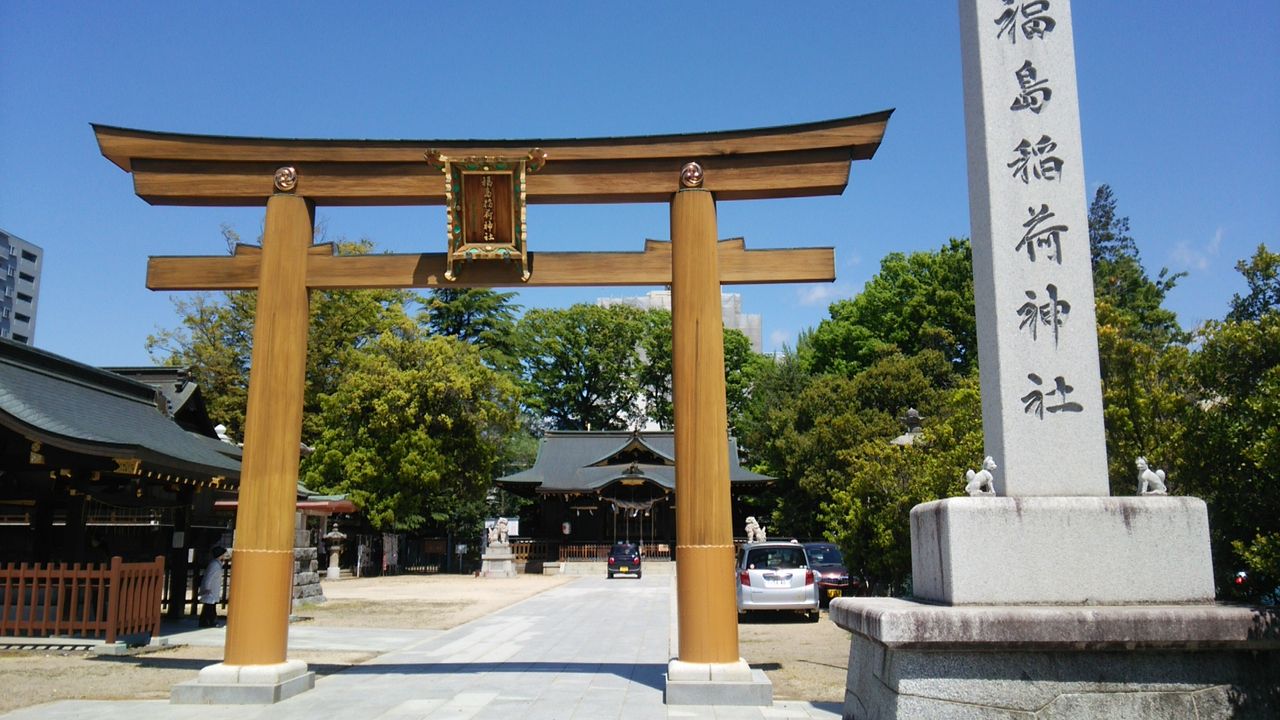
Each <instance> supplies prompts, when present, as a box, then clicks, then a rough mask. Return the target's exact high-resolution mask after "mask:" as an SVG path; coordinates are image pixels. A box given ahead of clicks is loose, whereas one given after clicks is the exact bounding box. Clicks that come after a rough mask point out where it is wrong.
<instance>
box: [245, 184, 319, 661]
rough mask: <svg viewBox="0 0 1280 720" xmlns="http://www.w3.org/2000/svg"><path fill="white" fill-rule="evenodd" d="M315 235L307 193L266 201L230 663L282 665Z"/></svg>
mask: <svg viewBox="0 0 1280 720" xmlns="http://www.w3.org/2000/svg"><path fill="white" fill-rule="evenodd" d="M313 233H314V207H313V206H312V205H311V203H309V202H308V201H307V200H306V199H304V198H301V197H297V196H294V195H286V194H276V195H273V196H272V197H271V198H270V199H269V200H268V201H267V222H266V230H265V232H264V233H263V237H262V265H261V269H260V276H259V280H258V310H257V319H256V320H255V322H254V326H253V360H252V365H251V367H250V370H249V405H248V409H247V413H246V416H245V433H244V437H245V446H244V461H243V464H242V466H241V480H240V504H239V507H238V509H237V511H236V539H235V546H234V548H233V549H232V553H231V562H232V563H233V565H234V571H233V572H232V575H231V593H230V594H231V597H230V603H229V607H228V610H227V645H226V657H225V658H224V660H223V662H224V663H226V664H227V665H274V664H277V663H283V662H284V661H285V653H286V651H287V649H288V639H289V637H288V631H289V601H290V598H291V596H292V586H293V530H294V528H293V513H294V503H295V501H296V498H297V480H298V448H299V443H300V442H301V439H302V395H303V387H304V384H305V381H306V363H307V321H308V305H307V302H308V294H307V275H306V273H307V248H308V247H310V245H311V240H312V235H313Z"/></svg>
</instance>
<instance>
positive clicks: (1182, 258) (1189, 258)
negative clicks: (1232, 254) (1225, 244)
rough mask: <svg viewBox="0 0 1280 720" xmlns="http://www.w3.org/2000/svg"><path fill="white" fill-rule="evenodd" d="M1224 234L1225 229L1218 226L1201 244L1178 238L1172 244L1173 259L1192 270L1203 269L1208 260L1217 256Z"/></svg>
mask: <svg viewBox="0 0 1280 720" xmlns="http://www.w3.org/2000/svg"><path fill="white" fill-rule="evenodd" d="M1225 236H1226V230H1225V229H1224V228H1221V227H1220V228H1218V229H1217V230H1215V231H1214V233H1213V237H1211V238H1209V240H1208V242H1205V243H1204V244H1203V245H1202V246H1195V245H1192V243H1191V242H1190V241H1188V240H1179V241H1178V243H1177V244H1175V245H1174V246H1173V261H1174V262H1175V263H1176V264H1178V265H1182V266H1183V267H1186V268H1190V269H1192V270H1205V269H1207V268H1208V267H1209V263H1210V261H1212V260H1213V259H1214V258H1216V257H1218V252H1219V251H1220V250H1221V249H1222V240H1223V238H1224V237H1225Z"/></svg>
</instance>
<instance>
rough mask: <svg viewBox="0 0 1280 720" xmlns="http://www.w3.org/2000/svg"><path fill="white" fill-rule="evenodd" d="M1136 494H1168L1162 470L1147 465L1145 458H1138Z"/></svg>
mask: <svg viewBox="0 0 1280 720" xmlns="http://www.w3.org/2000/svg"><path fill="white" fill-rule="evenodd" d="M1137 465H1138V494H1139V495H1168V494H1169V488H1168V487H1166V486H1165V484H1164V471H1163V470H1152V469H1151V468H1149V467H1147V459H1146V458H1144V457H1140V458H1138V462H1137Z"/></svg>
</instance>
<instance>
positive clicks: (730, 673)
mask: <svg viewBox="0 0 1280 720" xmlns="http://www.w3.org/2000/svg"><path fill="white" fill-rule="evenodd" d="M664 701H665V702H666V704H668V705H756V706H768V705H772V704H773V683H772V682H770V681H769V678H768V676H767V675H765V673H764V671H763V670H753V669H752V668H751V666H750V665H748V664H747V661H746V660H743V659H742V658H738V661H737V662H733V663H695V662H683V661H681V660H672V661H671V662H670V663H669V664H668V665H667V685H666V695H665V697H664Z"/></svg>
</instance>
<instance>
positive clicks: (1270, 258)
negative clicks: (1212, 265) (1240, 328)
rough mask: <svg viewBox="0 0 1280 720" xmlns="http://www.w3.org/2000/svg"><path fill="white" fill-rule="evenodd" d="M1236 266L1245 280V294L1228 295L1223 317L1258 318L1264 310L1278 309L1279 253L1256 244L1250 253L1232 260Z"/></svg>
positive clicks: (1265, 312)
mask: <svg viewBox="0 0 1280 720" xmlns="http://www.w3.org/2000/svg"><path fill="white" fill-rule="evenodd" d="M1236 270H1237V271H1239V273H1240V274H1241V275H1243V276H1244V280H1245V282H1246V283H1248V284H1249V294H1248V295H1245V296H1244V297H1241V296H1240V295H1239V294H1238V293H1237V294H1236V295H1233V296H1232V297H1231V312H1229V313H1227V320H1232V321H1237V322H1240V321H1248V320H1259V319H1261V318H1262V316H1263V315H1266V314H1267V313H1273V312H1277V311H1280V253H1273V252H1271V251H1269V250H1267V246H1266V245H1259V246H1258V249H1257V251H1255V252H1254V254H1253V257H1251V258H1249V260H1247V261H1246V260H1241V261H1240V262H1238V263H1236Z"/></svg>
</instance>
